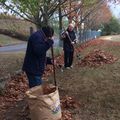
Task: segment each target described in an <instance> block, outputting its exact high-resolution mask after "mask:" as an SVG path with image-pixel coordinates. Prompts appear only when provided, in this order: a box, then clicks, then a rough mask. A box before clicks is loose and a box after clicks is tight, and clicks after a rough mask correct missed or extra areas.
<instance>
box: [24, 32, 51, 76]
mask: <svg viewBox="0 0 120 120" xmlns="http://www.w3.org/2000/svg"><path fill="white" fill-rule="evenodd" d="M52 45H53V40H47V41H45V35H44V33H43V31H41V30H40V31H37V32H35V33H33V34H32V35H31V36H30V38H29V40H28V45H27V50H26V55H25V59H24V63H23V67H22V69H23V71H25V72H27V73H29V74H33V75H36V76H37V75H38V76H41V75H42V74H43V73H44V69H45V65H46V62H47V58H46V52H47V50H48V49H49V48H50V47H52ZM48 60H49V59H48Z"/></svg>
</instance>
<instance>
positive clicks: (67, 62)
mask: <svg viewBox="0 0 120 120" xmlns="http://www.w3.org/2000/svg"><path fill="white" fill-rule="evenodd" d="M73 54H74V51H67V50H64V67H70V66H71V65H72V63H73Z"/></svg>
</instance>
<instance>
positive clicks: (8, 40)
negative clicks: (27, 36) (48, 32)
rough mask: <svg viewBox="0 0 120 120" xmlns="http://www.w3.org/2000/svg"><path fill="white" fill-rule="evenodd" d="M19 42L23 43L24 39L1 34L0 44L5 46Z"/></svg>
mask: <svg viewBox="0 0 120 120" xmlns="http://www.w3.org/2000/svg"><path fill="white" fill-rule="evenodd" d="M18 43H23V41H20V40H18V39H15V38H12V37H9V36H6V35H2V34H0V45H2V46H4V45H11V44H18Z"/></svg>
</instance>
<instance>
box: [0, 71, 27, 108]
mask: <svg viewBox="0 0 120 120" xmlns="http://www.w3.org/2000/svg"><path fill="white" fill-rule="evenodd" d="M27 89H28V83H27V80H26V76H25V74H23V73H19V74H16V75H14V76H11V78H10V80H8V82H7V84H6V87H5V90H4V95H1V96H0V102H1V106H0V110H1V109H5V108H7V107H9V106H11V105H13V103H15V102H17V101H20V100H22V99H23V98H24V96H25V94H24V93H25V92H26V90H27Z"/></svg>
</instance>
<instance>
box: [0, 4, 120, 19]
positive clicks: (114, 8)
mask: <svg viewBox="0 0 120 120" xmlns="http://www.w3.org/2000/svg"><path fill="white" fill-rule="evenodd" d="M109 5H110V9H111V12H112V13H113V15H114V16H115V17H117V18H119V19H120V4H119V5H118V4H112V3H109ZM3 11H4V9H1V8H0V13H2V12H3Z"/></svg>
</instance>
